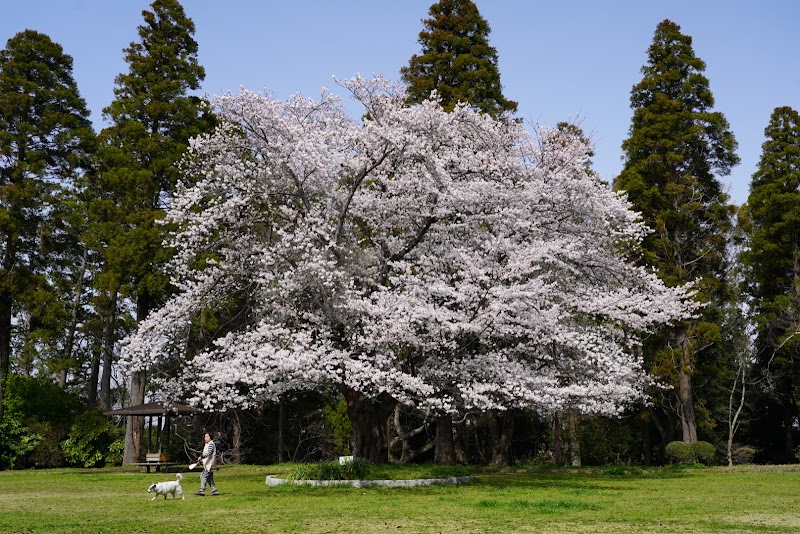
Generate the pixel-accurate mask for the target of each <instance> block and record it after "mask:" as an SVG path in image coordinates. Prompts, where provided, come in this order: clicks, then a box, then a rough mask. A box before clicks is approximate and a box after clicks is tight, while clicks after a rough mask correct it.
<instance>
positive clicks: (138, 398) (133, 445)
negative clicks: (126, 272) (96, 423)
mask: <svg viewBox="0 0 800 534" xmlns="http://www.w3.org/2000/svg"><path fill="white" fill-rule="evenodd" d="M148 313H150V296H149V295H148V294H147V292H142V293H141V294H140V295H139V298H138V300H137V301H136V322H137V324H141V323H142V321H144V320H145V318H147V314H148ZM146 389H147V372H146V371H134V372H133V373H132V374H131V390H130V399H131V403H130V405H131V406H137V405H139V404H144V394H145V391H146ZM143 436H144V417H132V416H128V426H127V428H126V429H125V452H124V456H123V460H122V463H123V465H126V464H130V463H133V462H139V461H141V458H142V437H143Z"/></svg>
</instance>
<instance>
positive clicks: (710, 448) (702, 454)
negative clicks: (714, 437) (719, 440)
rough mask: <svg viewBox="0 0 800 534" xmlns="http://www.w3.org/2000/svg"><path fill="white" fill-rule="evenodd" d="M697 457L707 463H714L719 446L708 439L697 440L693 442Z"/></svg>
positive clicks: (692, 445) (693, 449)
mask: <svg viewBox="0 0 800 534" xmlns="http://www.w3.org/2000/svg"><path fill="white" fill-rule="evenodd" d="M691 447H692V451H693V452H694V455H695V458H697V460H699V461H701V462H702V463H704V464H706V465H712V464H713V463H714V458H715V457H716V455H717V448H716V447H715V446H714V445H713V444H711V443H709V442H707V441H695V442H694V443H692V444H691Z"/></svg>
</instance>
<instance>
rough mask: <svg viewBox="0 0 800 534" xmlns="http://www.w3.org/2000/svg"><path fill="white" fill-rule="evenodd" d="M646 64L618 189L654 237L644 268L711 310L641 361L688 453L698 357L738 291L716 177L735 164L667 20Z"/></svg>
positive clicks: (688, 45) (697, 73)
mask: <svg viewBox="0 0 800 534" xmlns="http://www.w3.org/2000/svg"><path fill="white" fill-rule="evenodd" d="M647 54H648V61H647V64H646V65H645V66H644V67H642V74H643V75H644V76H643V78H642V81H640V82H639V83H638V84H636V85H635V86H634V87H633V89H632V91H631V107H632V108H633V110H634V111H633V120H632V123H631V128H630V135H629V137H628V139H626V140H625V141H624V142H623V144H622V149H623V151H624V162H625V165H624V168H623V170H622V173H621V174H620V175H619V176H618V177H617V178H616V179H615V181H614V187H615V188H616V189H621V190H625V191H626V192H627V194H628V198H629V199H630V201H631V202H632V203H633V207H634V209H636V210H637V211H640V212H641V213H642V216H643V218H644V221H645V222H646V223H647V224H648V225H649V226H650V227H651V228H652V229H653V230H654V232H653V233H652V234H651V235H649V236H648V237H647V238H646V239H645V240H644V243H643V247H642V251H641V252H642V261H643V262H644V263H645V264H646V265H649V266H652V267H654V268H655V269H656V270H657V272H658V274H659V276H660V277H661V278H662V279H663V280H664V281H665V282H666V283H667V284H668V285H679V284H686V283H688V282H692V281H698V284H697V286H696V287H697V289H698V290H699V294H698V296H697V298H698V300H700V301H703V302H706V303H709V304H710V305H709V306H707V307H706V308H705V309H704V311H703V312H702V318H700V319H699V320H697V321H692V322H687V323H685V324H683V325H680V326H679V327H677V328H675V329H674V330H673V331H671V332H665V335H664V336H663V337H662V338H661V339H660V341H659V342H658V343H654V344H651V346H649V347H647V353H646V354H645V357H646V358H647V360H648V362H649V364H650V367H651V371H652V372H654V373H655V374H656V375H658V376H661V377H663V378H664V379H667V380H669V381H670V382H671V383H672V385H674V386H675V390H674V391H675V394H676V398H675V399H674V403H675V404H676V405H677V407H678V409H677V410H676V412H674V413H673V415H674V416H675V417H676V419H677V420H678V421H679V422H680V425H681V428H682V431H683V439H684V441H686V442H689V443H691V442H694V441H696V440H697V417H696V415H695V408H694V393H693V385H692V378H693V376H694V374H695V370H696V369H697V367H698V365H700V363H699V362H698V361H697V355H698V352H697V351H698V350H699V349H701V348H702V349H703V354H704V355H709V356H708V357H711V356H710V355H711V354H713V352H714V351H713V347H715V346H717V345H718V343H719V340H720V333H719V327H718V325H719V322H720V321H719V319H720V317H719V314H720V307H719V306H718V305H719V304H721V303H722V302H724V301H725V300H727V299H728V298H730V296H731V290H732V288H731V287H730V286H729V285H728V284H727V283H726V280H725V276H726V272H727V265H726V257H727V256H726V246H727V236H728V235H729V231H730V229H731V225H732V215H733V213H734V209H733V207H732V206H730V205H729V204H728V196H727V195H726V194H725V193H724V192H723V189H722V185H721V183H720V181H719V180H718V178H717V175H720V176H723V175H727V174H729V173H730V170H731V168H732V167H733V166H734V165H736V164H737V163H738V162H739V158H738V157H737V156H736V153H735V150H736V146H737V144H736V141H735V139H734V137H733V134H732V133H731V132H730V129H729V126H728V122H727V120H726V119H725V117H724V116H723V115H722V113H720V112H716V111H712V108H713V107H714V98H713V96H712V94H711V90H710V88H709V82H708V79H707V78H706V77H705V76H704V75H703V71H704V70H705V67H706V65H705V63H704V62H703V61H702V60H701V59H700V58H698V57H697V56H696V55H695V53H694V50H693V49H692V38H691V37H689V36H687V35H683V34H682V33H681V31H680V27H679V26H678V25H677V24H675V23H674V22H672V21H669V20H664V21H663V22H661V23H660V24H658V27H657V28H656V31H655V36H654V38H653V43H652V44H651V46H650V48H649V49H648V52H647ZM670 402H672V401H670Z"/></svg>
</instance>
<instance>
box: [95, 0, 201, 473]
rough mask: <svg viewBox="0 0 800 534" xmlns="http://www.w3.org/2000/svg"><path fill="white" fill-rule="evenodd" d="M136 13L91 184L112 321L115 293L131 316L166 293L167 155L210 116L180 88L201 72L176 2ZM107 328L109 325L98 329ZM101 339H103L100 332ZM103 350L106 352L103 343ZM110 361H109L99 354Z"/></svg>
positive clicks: (131, 432)
mask: <svg viewBox="0 0 800 534" xmlns="http://www.w3.org/2000/svg"><path fill="white" fill-rule="evenodd" d="M151 8H152V11H147V10H145V11H142V16H143V17H144V24H143V25H141V26H139V29H138V33H139V38H140V40H139V42H133V43H131V44H130V46H129V47H128V48H126V49H125V61H126V62H127V63H128V65H129V67H130V70H129V72H127V73H125V74H120V75H119V76H117V78H116V80H115V82H116V88H115V89H114V94H115V99H114V101H113V102H112V103H111V105H109V106H108V107H107V108H105V109H104V110H103V112H104V115H105V117H106V119H107V120H108V121H109V122H110V123H111V126H110V127H109V128H107V129H105V130H103V131H102V132H101V134H100V141H101V146H100V150H101V161H102V164H101V172H100V176H99V178H98V181H97V184H96V187H97V190H98V194H97V200H96V202H95V203H94V205H93V208H92V211H93V214H94V217H95V221H96V223H97V224H96V225H95V232H94V234H95V236H96V239H97V240H98V241H97V246H98V248H100V249H101V250H103V253H104V262H105V266H104V271H103V273H102V274H101V275H100V276H99V277H98V290H99V291H100V293H101V294H102V296H103V304H104V306H105V307H106V308H108V309H109V310H110V311H109V312H108V313H106V321H114V320H115V318H116V313H115V310H116V309H117V308H118V304H117V302H118V296H124V297H127V298H130V299H131V300H132V301H133V302H134V303H135V309H136V312H135V313H136V320H137V321H141V320H142V319H144V318H145V317H146V316H147V315H148V313H149V312H150V311H151V310H152V309H153V308H154V307H156V306H157V305H158V304H159V303H160V302H161V301H162V300H163V299H164V298H165V296H166V294H167V292H168V282H169V277H168V275H167V274H166V273H164V272H163V270H162V269H160V266H161V265H163V263H164V262H165V261H166V259H167V258H168V257H169V251H168V250H166V249H165V248H164V247H163V246H162V241H163V238H164V237H165V232H166V228H165V227H164V226H162V225H159V224H158V223H157V221H158V220H159V219H161V218H163V216H164V208H165V207H166V206H167V205H168V203H169V201H170V197H171V194H172V191H173V189H174V187H175V184H176V181H177V178H178V169H177V167H176V163H177V162H178V160H179V159H180V158H181V155H182V154H183V153H184V151H185V150H186V148H187V146H188V140H189V138H191V137H192V136H194V135H197V134H200V133H202V132H204V131H208V130H209V129H210V128H211V127H212V126H213V120H212V117H211V116H210V115H208V113H207V112H206V107H205V106H204V103H203V101H202V99H200V98H198V97H196V96H189V95H188V94H187V93H188V91H189V90H196V89H198V88H199V87H200V83H201V82H202V80H203V79H204V77H205V71H204V69H203V67H201V66H200V65H199V64H198V62H197V42H195V40H194V38H193V34H194V31H195V26H194V23H193V22H192V20H191V19H190V18H188V17H187V16H186V14H185V12H184V10H183V7H182V6H181V4H180V3H178V2H177V0H155V1H154V2H153V3H152V4H151ZM106 330H107V332H108V335H111V336H113V335H114V328H111V327H109V328H107V329H106ZM105 345H106V347H108V346H109V345H111V346H113V340H106V342H105ZM105 353H106V355H108V353H109V350H108V349H106V350H105ZM109 363H110V362H109ZM145 381H146V377H145V376H144V373H143V372H141V373H135V374H134V376H132V377H131V391H130V402H131V404H132V405H135V404H140V403H142V402H143V401H144V393H145ZM143 426H144V423H143V419H142V418H137V417H130V418H129V422H128V429H127V434H126V445H125V455H124V460H123V461H124V462H125V463H131V462H135V461H137V460H138V459H139V458H140V457H141V438H142V430H143Z"/></svg>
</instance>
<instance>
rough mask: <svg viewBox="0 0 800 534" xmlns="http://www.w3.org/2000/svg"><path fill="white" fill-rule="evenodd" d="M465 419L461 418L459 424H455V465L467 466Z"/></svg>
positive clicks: (466, 429)
mask: <svg viewBox="0 0 800 534" xmlns="http://www.w3.org/2000/svg"><path fill="white" fill-rule="evenodd" d="M468 432H469V430H468V428H467V425H466V418H465V417H462V418H461V422H460V423H456V424H455V445H456V463H458V464H460V465H467V435H468Z"/></svg>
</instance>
